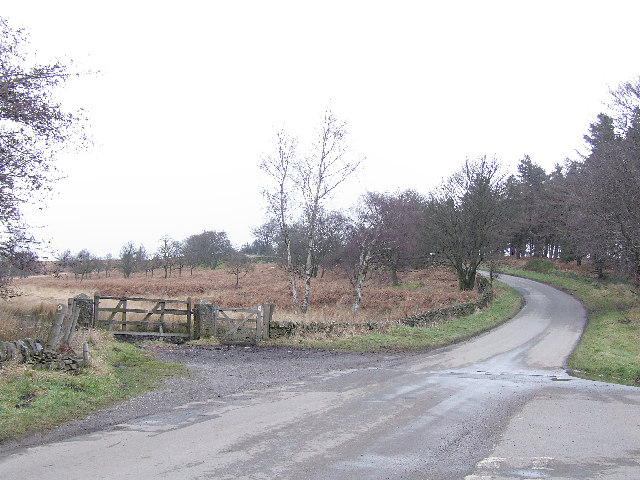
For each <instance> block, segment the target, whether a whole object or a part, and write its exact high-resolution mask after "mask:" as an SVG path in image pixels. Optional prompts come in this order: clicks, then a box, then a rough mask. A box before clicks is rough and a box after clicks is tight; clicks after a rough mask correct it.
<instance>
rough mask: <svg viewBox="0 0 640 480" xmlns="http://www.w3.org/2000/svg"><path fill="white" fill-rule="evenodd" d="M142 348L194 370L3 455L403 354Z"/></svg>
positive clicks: (9, 447)
mask: <svg viewBox="0 0 640 480" xmlns="http://www.w3.org/2000/svg"><path fill="white" fill-rule="evenodd" d="M141 348H144V349H145V350H148V351H150V352H152V353H153V354H154V355H155V356H156V357H157V358H158V359H160V360H163V361H174V362H180V363H182V364H183V365H184V366H185V367H186V369H187V370H188V372H189V374H188V375H186V376H175V377H171V378H168V379H167V380H166V381H165V383H164V385H163V386H162V387H161V388H159V389H156V390H152V391H150V392H147V393H145V394H143V395H139V396H137V397H134V398H131V399H129V400H126V401H123V402H119V403H117V404H114V405H111V406H109V407H106V408H103V409H101V410H98V411H96V412H94V413H92V414H90V415H88V416H86V417H84V418H82V419H79V420H74V421H71V422H68V423H66V424H64V425H61V426H59V427H57V428H55V429H53V430H50V431H48V432H43V433H37V434H33V435H30V436H27V437H25V438H22V439H20V440H18V441H15V440H14V441H7V442H4V443H0V456H6V455H8V454H10V453H12V452H14V451H16V450H18V449H22V448H26V447H32V446H36V445H41V444H45V443H50V442H56V441H63V440H67V439H69V438H71V437H75V436H77V435H82V434H87V433H91V432H95V431H99V430H109V429H111V428H113V427H115V426H117V425H119V424H122V423H127V422H131V421H134V420H136V419H139V418H142V417H145V416H148V415H156V414H162V413H165V412H169V411H170V410H172V409H174V408H175V407H177V406H180V405H184V404H187V403H190V402H203V401H206V400H210V399H212V398H220V399H224V398H225V397H229V396H232V395H237V394H239V393H242V392H247V391H259V390H266V389H271V388H277V387H279V386H285V385H288V384H292V383H295V382H300V381H303V380H308V379H310V378H313V377H314V376H318V375H323V374H326V373H328V372H332V371H341V370H350V369H357V368H366V367H370V366H376V365H379V364H380V363H388V362H389V361H391V360H392V359H397V358H398V357H399V356H398V355H391V356H390V355H383V354H371V353H369V354H358V353H349V352H337V351H332V350H316V349H303V348H291V347H280V346H260V345H251V346H244V345H220V346H204V345H170V344H164V343H158V344H152V345H149V344H145V345H144V346H142V347H141Z"/></svg>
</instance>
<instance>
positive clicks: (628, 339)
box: [505, 262, 640, 385]
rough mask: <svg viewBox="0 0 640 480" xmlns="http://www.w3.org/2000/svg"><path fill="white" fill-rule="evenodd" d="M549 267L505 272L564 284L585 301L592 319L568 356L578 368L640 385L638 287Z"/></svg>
mask: <svg viewBox="0 0 640 480" xmlns="http://www.w3.org/2000/svg"><path fill="white" fill-rule="evenodd" d="M549 263H551V262H549ZM551 265H553V264H551ZM544 270H546V273H541V272H535V271H529V270H526V269H524V268H520V269H517V270H513V269H511V270H505V273H511V274H514V275H518V276H522V277H527V278H531V279H533V280H538V281H541V282H544V283H548V284H550V285H554V286H556V287H559V288H562V289H563V290H565V291H567V292H570V293H572V294H573V295H574V296H575V297H576V298H578V299H579V300H580V301H581V302H582V304H583V305H584V306H585V308H586V309H587V312H588V314H589V324H588V326H587V328H586V330H585V332H584V334H583V336H582V339H581V340H580V343H579V345H578V347H577V348H576V349H575V351H574V352H573V353H572V355H571V356H570V357H569V362H568V365H569V368H570V369H571V370H572V371H573V372H574V374H575V375H577V376H580V377H584V378H589V379H595V380H602V381H609V382H615V383H623V384H627V385H640V341H639V340H638V339H639V338H640V336H639V335H640V298H639V297H638V294H637V293H636V292H634V289H633V287H632V286H631V285H629V284H628V283H626V282H622V281H615V280H597V279H594V278H591V277H588V276H585V275H579V274H576V273H570V272H564V271H560V270H558V269H556V268H549V266H548V265H547V266H546V268H545V269H544Z"/></svg>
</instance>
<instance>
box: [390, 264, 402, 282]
mask: <svg viewBox="0 0 640 480" xmlns="http://www.w3.org/2000/svg"><path fill="white" fill-rule="evenodd" d="M391 284H392V285H393V286H394V287H397V286H398V285H400V282H399V281H398V269H397V268H396V267H391Z"/></svg>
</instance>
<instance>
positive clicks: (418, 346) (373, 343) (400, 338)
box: [272, 282, 522, 352]
mask: <svg viewBox="0 0 640 480" xmlns="http://www.w3.org/2000/svg"><path fill="white" fill-rule="evenodd" d="M494 288H495V291H496V299H495V300H494V301H493V302H492V304H491V306H490V307H489V308H487V309H486V310H483V311H479V312H476V313H474V314H472V315H469V316H466V317H463V318H457V319H452V320H449V321H446V322H441V323H439V324H437V325H435V326H433V327H429V328H421V327H407V326H403V325H397V326H393V327H389V329H388V330H387V331H386V332H384V333H381V332H370V333H364V334H354V335H348V334H347V335H342V336H331V335H325V334H316V335H302V336H297V337H293V338H282V339H277V340H272V342H273V343H276V344H279V345H290V346H301V347H311V348H326V349H334V350H347V351H355V352H376V351H380V350H386V349H389V350H427V349H433V348H438V347H442V346H445V345H450V344H452V343H456V342H460V341H463V340H466V339H468V338H471V337H472V336H474V335H477V334H479V333H481V332H484V331H487V330H489V329H491V328H493V327H495V326H497V325H499V324H501V323H503V322H505V321H506V320H508V319H510V318H512V317H513V316H514V315H515V314H516V313H517V312H518V311H519V310H520V308H521V307H522V296H521V295H520V294H519V293H518V292H516V291H515V290H513V289H512V288H510V287H508V286H506V285H505V284H502V283H500V282H496V283H495V284H494Z"/></svg>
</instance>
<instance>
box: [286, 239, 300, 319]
mask: <svg viewBox="0 0 640 480" xmlns="http://www.w3.org/2000/svg"><path fill="white" fill-rule="evenodd" d="M285 244H286V245H287V273H288V274H289V282H290V283H291V294H292V296H293V313H294V314H295V315H297V314H298V289H297V285H296V276H295V273H294V272H293V260H292V259H291V240H289V236H288V235H287V236H286V237H285Z"/></svg>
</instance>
